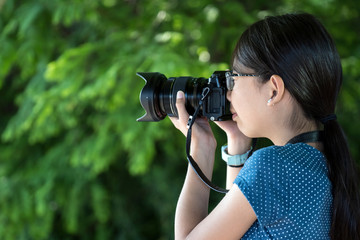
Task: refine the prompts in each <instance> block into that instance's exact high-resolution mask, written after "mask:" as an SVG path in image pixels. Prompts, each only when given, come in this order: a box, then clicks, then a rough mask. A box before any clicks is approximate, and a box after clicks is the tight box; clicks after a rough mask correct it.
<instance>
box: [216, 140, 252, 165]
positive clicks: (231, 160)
mask: <svg viewBox="0 0 360 240" xmlns="http://www.w3.org/2000/svg"><path fill="white" fill-rule="evenodd" d="M227 147H228V146H227V145H224V146H222V147H221V157H222V159H223V160H224V161H225V162H226V164H227V165H228V166H231V167H242V166H243V165H244V163H245V162H246V160H247V159H248V156H249V153H250V152H251V150H252V147H251V148H250V150H249V151H247V152H246V153H244V154H237V155H230V154H229V153H228V151H227Z"/></svg>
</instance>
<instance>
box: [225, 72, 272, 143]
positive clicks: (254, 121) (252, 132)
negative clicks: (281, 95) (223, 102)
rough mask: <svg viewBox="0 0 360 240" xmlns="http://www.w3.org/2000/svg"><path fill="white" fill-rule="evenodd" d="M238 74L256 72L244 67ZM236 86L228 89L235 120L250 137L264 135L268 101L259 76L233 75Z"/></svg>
mask: <svg viewBox="0 0 360 240" xmlns="http://www.w3.org/2000/svg"><path fill="white" fill-rule="evenodd" d="M241 71H242V72H236V71H234V73H238V74H254V71H252V70H251V69H248V68H245V67H243V68H242V69H241ZM233 78H234V88H233V90H232V91H228V93H227V98H228V100H229V101H230V103H231V104H230V110H231V112H232V113H233V115H232V118H233V121H235V122H236V123H237V126H238V128H239V129H240V131H242V132H243V133H244V134H245V135H246V136H248V137H262V134H263V132H262V129H263V126H264V125H265V124H264V121H266V119H265V118H264V117H265V115H264V114H265V112H264V111H266V106H267V101H268V99H266V98H267V97H266V95H265V94H264V91H265V90H264V88H263V87H262V85H263V84H262V83H260V82H259V79H258V78H259V77H250V76H245V77H233Z"/></svg>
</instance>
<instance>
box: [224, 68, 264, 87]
mask: <svg viewBox="0 0 360 240" xmlns="http://www.w3.org/2000/svg"><path fill="white" fill-rule="evenodd" d="M258 76H259V75H255V74H243V73H233V71H228V72H226V73H225V77H226V87H227V89H228V90H229V91H232V90H233V88H234V85H235V79H234V78H233V77H258Z"/></svg>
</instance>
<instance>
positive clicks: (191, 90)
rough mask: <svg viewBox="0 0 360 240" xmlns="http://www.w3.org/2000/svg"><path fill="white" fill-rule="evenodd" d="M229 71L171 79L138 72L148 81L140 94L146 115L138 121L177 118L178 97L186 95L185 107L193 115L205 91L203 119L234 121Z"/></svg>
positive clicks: (201, 111)
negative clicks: (182, 94)
mask: <svg viewBox="0 0 360 240" xmlns="http://www.w3.org/2000/svg"><path fill="white" fill-rule="evenodd" d="M225 73H226V71H215V72H214V73H213V74H212V75H211V77H209V78H208V79H206V78H194V77H171V78H166V77H165V75H163V74H161V73H158V72H155V73H152V72H150V73H144V72H138V73H137V75H138V76H140V77H141V78H143V79H144V80H145V82H146V83H145V86H144V87H143V89H142V90H141V93H140V103H141V105H142V107H143V108H144V110H145V111H146V113H145V115H144V116H142V117H141V118H139V119H137V121H140V122H154V121H160V120H162V119H164V118H165V117H166V115H168V116H170V117H177V116H178V113H177V109H176V105H175V104H176V94H177V92H178V91H180V90H181V91H183V92H184V93H185V107H186V110H187V111H188V113H189V114H190V115H192V114H193V113H194V111H195V109H196V108H197V107H198V106H199V103H200V100H201V98H202V92H203V90H204V88H208V89H209V90H210V92H209V94H208V96H207V97H206V98H205V99H204V101H203V102H202V105H201V107H200V112H199V114H200V116H203V117H206V118H207V119H209V120H211V121H224V120H229V119H231V112H230V102H229V101H228V100H227V98H226V94H227V87H226V76H225Z"/></svg>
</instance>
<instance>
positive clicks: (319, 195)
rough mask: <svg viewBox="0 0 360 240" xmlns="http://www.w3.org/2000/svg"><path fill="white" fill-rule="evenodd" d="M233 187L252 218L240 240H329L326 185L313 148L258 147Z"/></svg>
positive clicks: (322, 166)
mask: <svg viewBox="0 0 360 240" xmlns="http://www.w3.org/2000/svg"><path fill="white" fill-rule="evenodd" d="M234 183H236V184H237V185H238V186H239V188H240V190H241V191H242V192H243V194H244V195H245V196H246V198H247V199H248V201H249V203H250V204H251V206H252V208H253V209H254V211H255V213H256V216H257V220H256V222H255V223H254V224H253V225H252V227H251V228H250V229H249V230H248V231H247V233H246V234H245V235H244V236H243V238H242V239H330V237H329V231H330V224H331V213H332V194H331V182H330V180H329V178H328V170H327V166H326V159H325V157H324V155H323V154H322V153H321V152H320V151H318V150H317V149H315V148H313V147H311V146H309V145H307V144H305V143H297V144H287V145H286V146H282V147H280V146H271V147H267V148H263V149H260V150H258V151H256V152H254V154H253V155H252V156H251V157H250V158H249V159H248V160H247V161H246V163H245V165H244V167H243V169H242V170H241V171H240V173H239V175H238V176H237V178H236V179H235V181H234Z"/></svg>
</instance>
